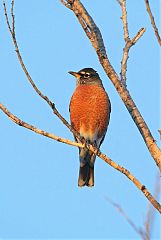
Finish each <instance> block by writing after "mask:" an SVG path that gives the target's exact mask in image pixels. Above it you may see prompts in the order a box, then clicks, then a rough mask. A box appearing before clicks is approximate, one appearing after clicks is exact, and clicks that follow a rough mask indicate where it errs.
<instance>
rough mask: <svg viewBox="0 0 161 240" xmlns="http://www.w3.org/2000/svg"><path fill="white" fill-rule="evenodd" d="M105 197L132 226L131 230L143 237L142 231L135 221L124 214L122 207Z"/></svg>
mask: <svg viewBox="0 0 161 240" xmlns="http://www.w3.org/2000/svg"><path fill="white" fill-rule="evenodd" d="M105 199H106V200H107V201H108V202H109V203H110V204H111V205H112V206H113V207H114V208H115V209H116V210H117V211H118V212H119V213H120V214H121V215H122V216H123V217H124V218H125V220H126V221H127V222H128V223H129V225H130V226H131V227H132V228H133V230H134V231H135V232H136V233H137V234H138V235H139V236H140V237H141V238H142V239H143V240H147V239H145V236H144V233H143V232H142V230H141V229H140V228H138V227H137V226H136V225H135V223H134V222H133V221H132V220H131V218H130V217H129V216H128V215H127V214H126V212H125V211H124V210H123V209H122V207H121V206H120V205H119V204H118V203H116V202H113V201H112V200H111V199H109V198H108V197H105Z"/></svg>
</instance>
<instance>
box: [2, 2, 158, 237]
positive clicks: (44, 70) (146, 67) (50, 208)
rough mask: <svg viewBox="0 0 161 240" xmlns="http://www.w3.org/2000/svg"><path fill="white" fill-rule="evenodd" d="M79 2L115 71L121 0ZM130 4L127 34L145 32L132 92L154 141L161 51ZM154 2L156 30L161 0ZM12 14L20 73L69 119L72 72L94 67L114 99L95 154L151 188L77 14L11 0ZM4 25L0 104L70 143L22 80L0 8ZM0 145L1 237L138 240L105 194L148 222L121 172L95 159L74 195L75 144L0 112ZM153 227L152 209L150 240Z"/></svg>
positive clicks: (137, 141)
mask: <svg viewBox="0 0 161 240" xmlns="http://www.w3.org/2000/svg"><path fill="white" fill-rule="evenodd" d="M82 2H83V3H84V5H85V6H86V8H87V9H88V10H89V13H90V14H91V15H92V17H93V18H94V19H95V22H96V23H97V25H98V26H99V28H100V30H101V31H102V35H103V38H104V42H105V44H106V49H107V53H108V55H109V58H110V61H111V63H112V64H113V66H114V68H115V70H116V71H117V73H118V74H119V72H120V61H121V56H122V49H123V46H124V41H123V32H122V22H121V20H120V16H121V9H120V7H119V5H118V3H117V1H113V0H108V1H107V0H100V1H96V0H95V1H85V0H84V1H82ZM128 2H129V4H128V6H127V7H128V8H127V9H128V21H129V29H130V36H131V37H133V36H134V35H135V34H136V32H137V31H138V30H139V29H140V28H141V27H146V33H145V34H144V36H143V37H142V38H141V39H140V40H139V42H137V44H136V45H135V46H134V47H133V48H132V49H131V51H130V58H129V61H128V71H127V78H128V82H127V83H128V88H129V90H130V92H131V95H132V97H133V99H134V101H135V102H136V104H137V106H138V107H139V110H140V111H141V113H142V115H143V117H144V118H145V120H146V122H147V123H148V125H149V127H150V129H151V131H152V133H153V135H154V137H155V139H156V140H157V143H158V144H159V141H160V140H159V134H158V131H157V130H158V129H159V127H161V126H159V124H160V122H159V121H160V70H159V69H160V58H159V51H160V50H159V45H158V43H157V41H156V39H155V37H154V33H153V31H152V28H151V25H150V20H149V17H148V15H147V12H146V10H145V6H144V1H138V0H137V1H128ZM150 2H151V5H152V10H153V12H154V14H155V19H156V22H157V24H159V9H160V6H159V5H160V3H159V1H158V2H157V1H150ZM7 6H8V7H10V1H7ZM15 14H16V36H17V40H18V44H19V48H20V51H21V53H22V56H23V59H24V62H25V64H26V67H27V69H28V71H29V72H30V74H31V75H32V77H33V80H34V81H35V83H36V84H37V86H38V87H39V88H40V90H41V91H42V92H43V93H44V94H45V95H47V96H48V97H49V98H50V99H51V100H52V101H54V102H55V104H56V107H57V108H58V110H59V111H60V113H61V114H62V115H63V116H64V117H65V118H66V119H67V120H69V112H68V105H69V102H70V97H71V95H72V93H73V91H74V89H75V80H74V79H73V77H71V76H70V75H69V74H68V71H69V70H73V71H77V70H80V69H81V68H84V67H93V68H94V69H96V70H97V71H98V73H99V75H100V77H101V78H102V80H103V84H104V87H105V89H106V91H107V92H108V94H109V96H110V99H111V103H112V115H111V122H110V126H109V129H108V133H107V135H106V138H105V141H104V143H103V145H102V148H101V150H102V151H103V152H104V153H106V154H107V155H108V156H109V157H111V158H112V159H113V160H114V161H116V162H117V163H119V164H120V165H122V166H124V167H126V168H128V169H129V170H130V171H131V172H132V173H133V174H134V175H135V176H136V177H137V178H138V179H139V180H140V181H141V182H142V183H143V184H144V185H145V186H147V188H148V189H149V190H150V191H151V192H153V189H154V183H155V177H156V173H157V167H156V165H155V163H154V161H153V160H152V158H151V156H150V154H149V152H148V150H147V149H146V146H145V144H144V142H143V139H142V137H141V136H140V134H139V131H138V129H137V128H136V126H135V125H134V123H133V121H132V119H131V117H130V116H129V113H128V112H127V110H126V108H125V106H124V104H123V103H122V102H121V100H120V98H119V96H118V94H117V93H116V90H115V89H114V87H113V85H112V83H111V82H110V80H109V79H108V78H107V76H106V75H105V73H104V71H103V69H102V67H101V66H100V64H99V61H98V59H97V56H96V54H95V52H94V50H93V48H92V46H91V44H90V42H89V40H88V39H87V38H86V36H85V34H84V32H83V30H82V29H81V27H80V25H79V23H78V21H77V19H76V17H75V15H74V14H73V13H72V12H71V11H69V9H67V8H65V7H64V6H63V5H62V4H61V3H60V1H56V0H53V1H49V0H46V1H38V0H37V1H32V0H28V1H15ZM0 22H1V24H0V39H1V41H0V53H1V54H0V66H1V87H0V102H2V103H3V104H4V105H5V106H6V107H7V108H8V109H9V110H10V111H11V112H13V113H14V114H15V115H17V116H18V117H20V118H21V119H22V120H24V121H27V122H28V123H31V124H33V125H35V126H37V127H39V128H41V129H43V130H46V131H49V132H51V133H54V134H56V135H58V136H62V137H66V138H69V139H73V136H72V134H71V133H70V132H69V131H68V129H66V127H65V126H63V124H62V123H61V122H60V120H59V119H58V118H57V117H56V116H54V115H53V114H52V112H51V110H50V109H49V107H48V106H47V104H46V103H45V102H44V101H43V100H42V99H41V98H40V97H39V96H38V95H37V94H36V93H35V92H34V90H33V89H32V87H31V86H30V85H29V83H28V82H27V79H26V77H25V75H24V73H23V71H22V69H21V67H20V65H19V62H18V60H17V56H16V54H15V51H14V47H13V44H12V42H11V38H10V35H9V32H8V30H7V27H6V24H5V20H4V14H3V10H2V4H1V7H0ZM160 30H161V29H160ZM160 32H161V31H160ZM0 146H1V151H0V238H1V239H4V238H15V239H16V238H19V239H23V238H26V239H27V238H28V239H29V238H32V239H34V238H38V239H40V238H43V239H47V238H51V239H58V238H68V239H71V238H74V239H77V238H79V239H81V238H83V239H89V238H98V239H100V238H105V239H138V238H139V237H138V235H137V234H136V233H135V232H134V230H133V229H132V228H131V227H130V226H129V225H128V223H127V222H126V220H124V219H123V217H122V216H121V215H120V214H119V213H118V212H117V211H116V210H115V209H114V208H113V207H112V206H111V205H110V204H109V203H108V202H107V201H106V197H109V198H111V199H112V200H113V201H115V202H117V203H119V204H120V205H121V206H122V208H123V209H124V210H125V212H126V213H127V214H128V216H130V217H131V219H132V220H133V221H134V222H135V223H136V225H137V226H138V227H142V226H143V224H144V219H145V215H146V211H147V206H148V204H149V203H148V201H147V199H146V198H145V197H144V195H143V194H142V193H141V192H140V191H139V190H138V189H137V188H136V187H135V186H134V185H133V184H132V183H131V182H130V181H129V180H128V179H127V178H126V177H125V176H123V175H122V174H120V173H119V172H117V171H116V170H114V169H112V168H111V167H110V166H108V165H107V164H105V163H104V162H103V161H102V160H101V159H99V158H98V159H97V161H96V167H95V186H94V187H93V188H81V189H80V188H78V187H77V177H78V167H79V161H78V150H77V149H76V148H74V147H71V146H68V145H65V144H62V143H58V142H55V141H52V140H51V139H47V138H45V137H43V136H40V135H37V134H35V133H33V132H31V131H28V130H27V129H24V128H21V127H19V126H18V125H15V124H14V123H13V122H11V121H10V120H9V119H8V118H7V117H6V116H5V115H4V114H3V113H2V112H0ZM159 224H160V216H159V214H158V213H156V214H155V223H154V225H153V234H152V235H153V239H160V238H161V235H160V230H159Z"/></svg>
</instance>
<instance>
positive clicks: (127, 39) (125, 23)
mask: <svg viewBox="0 0 161 240" xmlns="http://www.w3.org/2000/svg"><path fill="white" fill-rule="evenodd" d="M121 8H122V23H123V30H124V40H125V47H124V49H123V56H122V61H121V82H122V83H123V85H124V86H125V87H126V71H127V60H128V58H129V50H130V48H131V47H132V46H133V45H134V44H135V43H136V42H137V41H138V40H139V38H140V37H141V36H142V35H143V34H144V32H145V28H141V29H140V30H139V32H138V33H137V34H136V36H135V37H134V38H133V39H132V40H131V39H130V37H129V29H128V21H127V10H126V0H122V4H121Z"/></svg>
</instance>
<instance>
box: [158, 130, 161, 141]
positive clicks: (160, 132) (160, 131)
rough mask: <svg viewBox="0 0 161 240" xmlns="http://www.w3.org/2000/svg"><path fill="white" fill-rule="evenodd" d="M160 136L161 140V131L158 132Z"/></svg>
mask: <svg viewBox="0 0 161 240" xmlns="http://www.w3.org/2000/svg"><path fill="white" fill-rule="evenodd" d="M158 132H159V134H160V139H161V130H158Z"/></svg>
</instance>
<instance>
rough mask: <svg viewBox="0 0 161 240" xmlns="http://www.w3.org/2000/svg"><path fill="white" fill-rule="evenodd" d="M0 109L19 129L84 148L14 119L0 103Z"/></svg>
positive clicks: (80, 144) (16, 118)
mask: <svg viewBox="0 0 161 240" xmlns="http://www.w3.org/2000/svg"><path fill="white" fill-rule="evenodd" d="M0 109H1V110H2V111H3V112H4V113H5V114H6V115H7V116H8V117H9V118H10V119H11V120H12V121H13V122H15V123H16V124H17V125H19V126H21V127H24V128H27V129H29V130H31V131H33V132H35V133H37V134H40V135H43V136H45V137H48V138H51V139H53V140H56V141H58V142H62V143H66V144H69V145H72V146H75V147H84V146H85V145H84V144H82V143H77V142H73V141H71V140H69V139H66V138H62V137H58V136H56V135H54V134H51V133H48V132H46V131H44V130H41V129H38V128H37V127H35V126H33V125H30V124H28V123H27V122H24V121H22V120H21V119H20V118H18V117H16V116H15V115H13V114H12V113H11V112H10V111H8V109H7V108H6V107H5V106H4V105H2V104H1V103H0Z"/></svg>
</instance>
